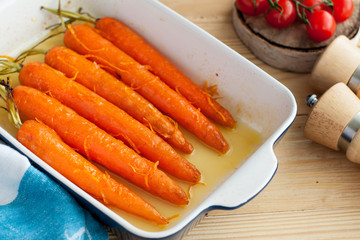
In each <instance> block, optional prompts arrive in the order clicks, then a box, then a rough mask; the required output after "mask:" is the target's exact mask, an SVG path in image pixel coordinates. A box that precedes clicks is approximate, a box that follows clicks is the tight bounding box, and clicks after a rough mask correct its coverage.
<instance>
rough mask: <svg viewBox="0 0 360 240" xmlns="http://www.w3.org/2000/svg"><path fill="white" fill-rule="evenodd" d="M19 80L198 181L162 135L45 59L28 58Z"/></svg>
mask: <svg viewBox="0 0 360 240" xmlns="http://www.w3.org/2000/svg"><path fill="white" fill-rule="evenodd" d="M19 80H20V83H21V84H23V85H26V86H30V87H33V88H36V89H39V90H40V91H42V92H46V93H49V94H50V95H51V96H53V97H54V98H56V99H57V100H59V101H60V102H62V103H63V104H65V105H66V106H68V107H70V108H72V109H73V110H75V111H76V112H77V113H78V114H79V115H81V116H83V117H84V118H86V119H88V120H89V121H91V122H93V123H95V124H96V125H98V126H99V127H100V128H102V129H104V130H105V131H107V132H108V133H110V134H112V135H113V136H115V137H117V138H119V139H121V140H123V141H124V142H126V143H127V144H128V145H130V146H132V147H133V148H134V149H135V150H137V151H139V152H140V153H141V154H142V155H144V156H145V157H146V158H148V159H149V160H152V161H153V162H159V166H160V167H161V168H162V169H164V170H165V171H166V172H168V173H170V174H172V175H174V176H176V177H178V178H180V179H183V180H186V181H191V182H198V181H199V180H200V177H201V175H200V172H199V170H198V169H196V167H195V166H194V165H193V164H191V163H190V162H189V161H188V160H186V159H185V158H184V157H182V156H181V155H180V154H178V153H177V152H176V151H175V150H174V149H173V148H172V147H171V146H170V145H169V144H168V143H166V142H165V141H164V140H163V139H162V138H161V137H159V136H158V135H156V134H155V133H154V132H152V131H151V130H150V129H149V128H147V127H145V126H144V125H143V124H141V123H140V122H138V121H137V120H135V119H134V118H132V117H131V116H129V115H128V114H127V113H126V112H124V111H123V110H121V109H120V108H118V107H116V106H115V105H113V104H112V103H110V102H108V101H106V100H105V99H104V98H102V97H100V96H99V95H97V94H96V93H94V92H93V91H91V90H89V89H87V88H86V87H84V86H83V85H81V84H79V83H77V82H75V81H71V79H69V78H67V77H65V76H64V75H63V74H62V73H61V72H59V71H57V70H55V69H53V68H51V67H49V66H48V65H46V64H44V63H38V62H29V63H27V64H26V65H24V66H23V68H22V69H21V71H20V75H19Z"/></svg>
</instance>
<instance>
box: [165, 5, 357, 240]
mask: <svg viewBox="0 0 360 240" xmlns="http://www.w3.org/2000/svg"><path fill="white" fill-rule="evenodd" d="M161 2H162V3H164V4H165V5H167V6H168V7H170V8H171V9H173V10H174V11H176V12H178V13H179V14H181V15H182V16H184V17H185V18H187V19H188V20H190V21H191V22H193V23H195V24H197V25H198V26H200V27H201V28H203V29H205V30H206V31H207V32H209V33H210V34H212V35H213V36H215V37H216V38H218V39H219V40H220V41H222V42H224V43H225V44H226V45H228V46H229V47H231V48H232V49H234V50H235V51H237V52H238V53H239V54H241V55H243V56H244V57H245V58H247V59H248V60H250V61H251V62H253V63H254V64H255V65H257V66H259V67H260V68H262V69H263V70H264V71H265V72H267V73H269V74H270V75H272V76H273V77H274V78H276V79H277V80H279V81H280V82H281V83H283V84H284V85H285V86H287V87H288V88H289V89H290V90H291V91H292V93H293V94H294V96H295V98H296V101H297V104H298V113H297V117H296V119H295V122H294V123H293V124H292V126H291V127H290V129H289V130H288V132H287V134H286V135H285V136H284V138H283V139H282V140H281V141H280V143H278V145H277V146H276V147H275V154H276V156H277V158H278V161H279V168H278V171H277V173H276V174H275V176H274V179H273V180H272V181H271V182H270V184H269V185H268V187H267V188H265V190H264V191H262V192H261V193H260V194H259V195H258V196H257V197H256V198H255V199H253V200H252V201H250V202H249V203H248V204H246V205H245V206H243V207H241V208H238V209H235V210H231V211H226V210H215V211H211V212H209V213H208V214H207V216H205V218H204V219H203V220H202V221H201V222H200V223H199V224H197V225H196V226H195V228H194V229H193V230H192V231H190V232H189V234H188V235H187V236H186V237H185V238H184V239H185V240H195V239H307V240H312V239H359V238H360V200H359V199H360V165H358V164H355V163H352V162H350V161H348V160H347V159H346V157H345V154H344V153H342V152H338V151H334V150H330V149H328V148H325V147H323V146H321V145H319V144H317V143H314V142H312V141H310V140H309V139H306V138H305V137H304V133H303V129H304V125H305V121H306V119H307V115H308V113H309V111H310V108H309V107H307V106H306V104H305V99H306V96H308V95H309V94H311V93H313V92H314V91H315V90H314V89H312V88H311V86H310V85H309V83H308V79H309V74H296V73H291V72H284V71H281V70H278V69H275V68H273V67H270V66H268V65H266V64H264V63H263V62H262V61H260V60H258V59H257V58H256V57H255V56H254V55H252V53H251V52H250V51H249V50H248V49H247V48H246V47H245V46H244V45H243V44H242V42H241V41H240V40H239V39H238V37H237V35H236V34H235V31H234V29H233V26H232V23H231V9H232V3H233V0H221V1H219V0H197V1H190V0H161Z"/></svg>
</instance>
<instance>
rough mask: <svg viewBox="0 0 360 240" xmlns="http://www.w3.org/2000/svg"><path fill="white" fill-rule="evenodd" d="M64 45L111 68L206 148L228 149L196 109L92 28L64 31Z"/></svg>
mask: <svg viewBox="0 0 360 240" xmlns="http://www.w3.org/2000/svg"><path fill="white" fill-rule="evenodd" d="M64 43H65V45H66V46H67V47H69V48H71V49H73V50H75V51H77V52H79V53H81V54H85V55H88V57H91V56H93V59H94V60H95V61H98V62H99V63H101V64H103V65H107V66H109V67H113V69H114V70H115V71H116V73H117V74H118V75H120V76H121V80H122V81H123V82H125V83H126V84H127V85H129V86H131V87H134V88H135V90H136V91H137V92H139V93H140V94H141V95H142V96H144V97H145V98H147V99H148V100H149V101H150V102H151V103H152V104H154V106H155V107H157V108H158V109H159V110H160V111H162V112H164V113H166V114H168V115H169V116H170V117H172V118H173V119H174V120H176V121H177V122H179V123H180V124H182V125H183V126H184V127H185V128H187V129H188V130H189V131H191V132H193V133H194V134H195V135H196V136H198V137H199V138H200V139H201V140H203V141H204V142H205V143H207V144H208V145H209V146H211V147H213V148H215V149H217V150H218V151H220V152H222V153H225V152H226V151H227V150H228V148H229V145H228V143H227V142H226V140H225V139H224V137H223V135H222V133H221V132H220V130H219V129H218V128H217V127H216V126H215V125H214V124H213V123H211V122H210V121H209V120H208V119H207V118H206V117H205V116H204V115H203V114H202V113H201V112H200V111H199V110H198V109H196V108H195V107H194V106H193V105H191V104H190V103H189V102H188V100H186V99H185V98H184V97H182V96H181V95H179V94H178V93H177V92H176V91H174V90H172V89H171V88H170V87H169V86H167V85H166V84H165V83H164V82H162V81H161V80H160V79H159V77H157V76H155V75H154V74H152V73H151V72H150V71H148V68H147V67H146V66H143V65H141V64H139V63H138V62H136V61H135V60H134V59H133V58H131V57H130V56H128V55H127V54H125V53H124V52H123V51H121V50H120V49H119V48H117V47H116V46H114V45H113V44H112V43H111V42H109V41H108V40H106V39H104V38H103V37H101V36H100V35H99V34H98V33H96V30H95V29H94V28H92V27H90V26H88V25H79V24H78V25H73V26H72V27H69V29H68V30H67V31H66V33H65V36H64Z"/></svg>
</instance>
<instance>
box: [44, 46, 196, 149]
mask: <svg viewBox="0 0 360 240" xmlns="http://www.w3.org/2000/svg"><path fill="white" fill-rule="evenodd" d="M45 63H46V64H48V65H50V66H51V67H53V68H55V69H57V70H59V71H61V72H63V73H64V74H65V75H66V76H68V77H69V78H73V79H74V80H75V81H76V82H78V83H80V84H82V85H84V86H85V87H87V88H88V89H90V90H93V91H94V92H96V93H97V94H99V95H100V96H102V97H103V98H105V99H106V100H108V101H109V102H111V103H113V104H115V105H116V106H118V107H119V108H121V109H122V110H124V111H125V112H127V113H128V114H129V115H131V116H132V117H133V118H135V119H136V120H138V121H139V122H141V123H142V124H144V125H146V126H148V127H149V128H151V129H153V130H154V131H155V132H157V133H158V134H159V135H160V136H162V137H163V138H164V140H166V141H167V142H168V143H169V144H170V145H172V146H174V147H176V148H177V149H179V150H181V151H182V152H184V153H191V152H192V151H193V149H194V147H193V146H192V145H191V144H190V143H189V142H187V141H186V139H185V137H184V136H183V134H182V133H181V132H180V130H179V129H178V128H177V127H175V126H174V124H173V123H172V122H170V121H169V119H168V117H166V116H164V115H163V114H162V113H161V112H160V111H159V110H158V109H157V108H155V107H154V106H153V105H152V104H151V103H149V102H148V101H147V100H146V99H145V98H143V97H142V96H141V95H140V94H138V93H137V92H135V91H133V89H132V88H130V87H128V86H126V85H125V84H124V83H123V82H121V81H118V80H117V79H116V78H115V77H114V76H112V75H111V74H109V73H108V72H106V71H105V70H103V69H102V68H100V67H99V66H98V65H97V64H96V63H93V62H91V61H89V60H88V59H86V58H85V57H84V56H82V55H79V54H77V53H76V52H74V51H72V50H71V49H69V48H66V47H54V48H52V49H51V50H49V51H48V52H47V54H46V56H45Z"/></svg>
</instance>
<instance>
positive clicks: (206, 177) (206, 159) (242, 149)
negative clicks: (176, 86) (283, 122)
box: [112, 121, 261, 231]
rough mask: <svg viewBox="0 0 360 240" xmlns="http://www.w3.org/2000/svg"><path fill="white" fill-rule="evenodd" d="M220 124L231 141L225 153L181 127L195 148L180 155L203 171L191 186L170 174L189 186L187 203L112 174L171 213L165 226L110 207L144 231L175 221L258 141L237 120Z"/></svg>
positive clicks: (156, 206)
mask: <svg viewBox="0 0 360 240" xmlns="http://www.w3.org/2000/svg"><path fill="white" fill-rule="evenodd" d="M219 128H220V130H221V132H222V133H223V135H224V137H225V139H226V140H227V141H228V142H229V145H230V149H229V151H228V152H227V153H226V154H220V153H218V152H216V151H215V150H213V149H211V148H209V147H208V146H206V145H205V144H204V143H202V142H201V141H200V140H198V139H197V138H196V137H195V136H194V135H192V134H190V133H189V132H187V131H185V130H183V129H181V130H182V131H183V133H184V135H185V137H186V138H187V139H188V141H189V142H191V143H192V144H193V145H194V152H193V153H192V154H190V155H183V156H184V157H185V158H186V159H188V160H189V161H190V162H192V163H193V164H195V165H196V167H197V168H198V169H199V170H200V171H201V174H202V180H201V181H200V183H198V184H196V185H194V186H190V184H189V183H187V182H184V181H181V180H178V179H175V178H173V179H174V180H175V181H176V182H177V183H178V184H179V185H180V186H181V187H182V188H183V189H184V191H186V192H187V191H188V189H189V187H190V192H189V193H190V196H191V199H190V203H189V205H187V206H176V205H174V204H171V203H168V202H166V201H165V200H162V199H160V198H158V197H154V196H153V195H151V194H149V193H146V192H145V191H143V190H142V189H140V188H139V187H137V186H135V185H133V184H131V183H128V182H127V181H126V182H125V181H124V180H122V179H121V178H118V177H117V176H114V175H112V176H113V177H114V178H115V179H116V180H118V181H120V182H123V183H125V184H126V185H128V186H130V188H131V189H132V190H133V191H134V192H135V193H137V194H138V195H140V196H141V197H142V198H144V199H145V200H146V201H148V202H149V203H150V204H152V205H153V206H154V207H155V208H156V209H157V210H158V211H159V212H160V213H161V214H162V215H164V216H165V217H167V218H169V217H174V218H172V219H171V220H170V223H169V224H168V225H167V226H156V225H155V224H153V223H149V222H148V221H146V220H142V219H140V218H138V217H134V216H131V215H130V214H127V213H124V212H123V211H120V210H118V209H114V208H112V210H113V211H115V212H117V213H118V214H119V215H121V216H123V217H124V218H125V219H126V220H127V221H129V222H130V223H132V224H133V225H135V226H136V227H138V228H140V229H143V230H145V231H162V230H165V229H167V228H170V227H172V226H174V225H175V224H176V223H178V222H179V221H180V220H181V219H182V218H184V217H185V216H186V215H187V214H188V213H189V212H191V211H192V210H193V209H194V208H196V207H197V206H199V205H200V203H201V202H203V201H204V200H205V199H206V197H207V196H209V195H210V194H211V193H212V192H213V191H214V190H215V189H216V188H217V187H218V186H219V185H220V184H221V183H222V182H224V181H225V180H226V178H227V177H228V176H229V175H230V174H231V173H232V172H234V171H235V170H236V169H237V168H239V167H240V166H241V163H242V162H243V161H244V160H245V159H246V158H247V157H248V156H250V155H251V154H252V153H253V152H254V151H255V150H256V149H257V147H258V146H259V145H260V144H261V136H260V134H259V133H258V132H256V131H255V130H253V129H251V128H250V127H249V126H248V125H247V124H245V123H242V122H240V121H238V122H237V124H236V127H235V128H232V129H230V128H225V127H219Z"/></svg>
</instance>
